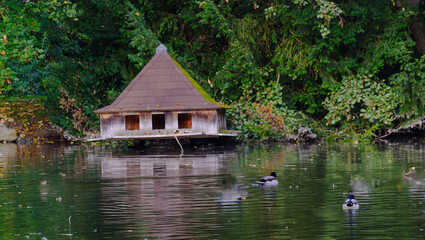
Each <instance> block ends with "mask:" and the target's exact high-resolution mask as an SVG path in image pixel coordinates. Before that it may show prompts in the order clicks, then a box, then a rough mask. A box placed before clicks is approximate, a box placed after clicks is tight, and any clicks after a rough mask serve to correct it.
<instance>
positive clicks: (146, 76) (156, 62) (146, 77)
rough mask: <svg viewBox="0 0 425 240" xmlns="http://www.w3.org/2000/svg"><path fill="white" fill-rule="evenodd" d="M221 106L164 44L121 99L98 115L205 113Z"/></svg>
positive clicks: (99, 110)
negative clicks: (129, 112) (171, 112)
mask: <svg viewBox="0 0 425 240" xmlns="http://www.w3.org/2000/svg"><path fill="white" fill-rule="evenodd" d="M220 108H221V107H220V106H219V105H217V103H216V102H215V101H214V100H213V99H212V98H211V97H210V96H209V95H208V94H207V93H206V92H205V91H204V90H203V89H202V88H201V87H200V86H199V85H198V83H196V81H195V80H193V78H192V77H190V75H189V74H188V73H187V72H186V71H185V70H184V69H183V68H182V67H181V66H180V65H179V64H178V63H177V62H176V61H175V60H174V59H173V58H171V56H170V55H169V54H168V53H167V48H166V47H165V46H164V45H163V44H161V45H160V46H159V47H158V48H157V49H156V54H155V56H154V57H153V58H152V59H151V60H150V61H149V63H148V64H146V66H145V67H144V68H143V69H142V71H140V72H139V74H137V76H136V77H135V78H134V79H133V81H131V83H130V84H129V85H128V86H127V87H126V88H125V89H124V91H123V92H122V93H121V94H120V95H119V96H118V98H117V99H116V100H115V101H114V102H113V103H112V104H111V105H109V106H106V107H103V108H101V109H98V110H96V111H95V112H96V113H114V112H128V111H166V110H168V111H169V110H171V111H172V110H202V109H205V110H207V109H220Z"/></svg>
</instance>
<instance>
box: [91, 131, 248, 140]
mask: <svg viewBox="0 0 425 240" xmlns="http://www.w3.org/2000/svg"><path fill="white" fill-rule="evenodd" d="M239 135H240V132H239V131H230V132H228V133H217V134H206V133H203V132H190V133H159V134H154V133H152V134H119V135H116V136H114V137H109V138H92V139H87V142H96V141H120V140H154V139H175V138H178V139H184V138H219V137H237V136H239Z"/></svg>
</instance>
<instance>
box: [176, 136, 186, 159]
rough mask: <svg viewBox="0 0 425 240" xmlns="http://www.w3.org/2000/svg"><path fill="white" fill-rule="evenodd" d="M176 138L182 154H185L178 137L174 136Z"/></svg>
mask: <svg viewBox="0 0 425 240" xmlns="http://www.w3.org/2000/svg"><path fill="white" fill-rule="evenodd" d="M174 138H175V139H176V141H177V143H178V144H179V146H180V149H181V154H183V153H184V150H183V146H182V145H181V144H180V141H179V139H178V138H177V136H176V135H174Z"/></svg>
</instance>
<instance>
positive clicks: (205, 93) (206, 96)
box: [170, 56, 226, 107]
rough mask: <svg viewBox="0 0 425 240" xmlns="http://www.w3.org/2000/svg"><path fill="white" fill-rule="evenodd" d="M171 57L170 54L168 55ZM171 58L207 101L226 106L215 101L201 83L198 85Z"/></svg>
mask: <svg viewBox="0 0 425 240" xmlns="http://www.w3.org/2000/svg"><path fill="white" fill-rule="evenodd" d="M170 57H171V56H170ZM171 59H172V60H173V61H174V63H175V64H176V65H177V66H178V67H179V68H180V70H181V71H182V72H183V73H184V75H186V77H187V78H188V79H189V80H190V82H191V83H192V84H193V86H195V88H196V90H198V92H199V93H200V94H201V96H202V97H203V98H204V99H205V100H206V101H207V102H209V103H212V104H215V105H218V106H220V107H226V106H223V105H222V104H219V103H217V102H216V101H215V100H214V99H213V98H212V97H211V96H210V95H209V94H208V93H207V92H206V91H205V90H204V89H203V88H202V87H201V85H199V84H198V83H197V82H196V80H195V79H193V78H192V77H191V76H190V74H189V73H188V72H187V71H186V70H185V69H184V68H183V67H182V66H181V65H180V64H179V63H178V62H177V61H176V60H175V59H174V58H173V57H171Z"/></svg>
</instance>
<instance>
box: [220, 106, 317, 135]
mask: <svg viewBox="0 0 425 240" xmlns="http://www.w3.org/2000/svg"><path fill="white" fill-rule="evenodd" d="M227 116H228V117H229V118H230V119H232V120H231V124H232V125H233V126H234V128H235V129H236V130H239V131H241V132H242V134H243V137H245V138H253V139H281V140H282V139H285V137H286V135H287V134H291V135H293V134H295V135H296V134H297V131H298V129H299V128H300V127H303V126H311V127H314V128H315V130H316V131H319V127H318V125H317V124H316V123H314V122H313V121H312V120H311V119H309V118H308V117H307V116H305V115H304V114H303V113H301V112H297V111H293V110H289V109H287V108H285V107H280V108H277V107H276V106H274V103H273V102H272V101H270V102H268V103H267V104H262V103H252V104H246V103H245V104H242V103H241V104H235V105H233V106H232V108H231V109H229V110H228V111H227Z"/></svg>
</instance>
